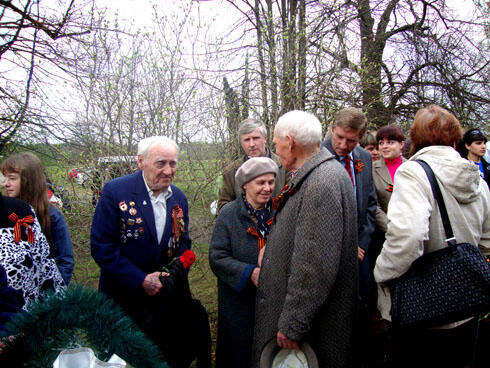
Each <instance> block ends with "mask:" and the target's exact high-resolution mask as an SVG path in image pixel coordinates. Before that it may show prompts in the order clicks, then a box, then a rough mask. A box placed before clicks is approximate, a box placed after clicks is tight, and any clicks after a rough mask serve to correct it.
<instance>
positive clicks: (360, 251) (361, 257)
mask: <svg viewBox="0 0 490 368" xmlns="http://www.w3.org/2000/svg"><path fill="white" fill-rule="evenodd" d="M365 254H366V251H365V250H364V249H362V248H361V247H357V258H358V259H359V262H362V261H364V255H365Z"/></svg>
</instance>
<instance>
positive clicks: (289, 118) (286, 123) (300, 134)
mask: <svg viewBox="0 0 490 368" xmlns="http://www.w3.org/2000/svg"><path fill="white" fill-rule="evenodd" d="M274 133H275V134H276V135H277V136H278V137H279V138H281V139H285V138H286V135H289V136H291V137H294V139H296V141H297V142H298V143H299V144H301V145H302V146H304V147H311V146H316V145H318V144H320V143H321V142H322V124H321V123H320V121H319V120H318V119H317V117H316V116H315V115H313V114H310V113H309V112H306V111H299V110H292V111H289V112H287V113H285V114H284V115H282V116H281V117H280V118H279V120H278V121H277V124H276V127H275V129H274Z"/></svg>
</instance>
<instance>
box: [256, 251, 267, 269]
mask: <svg viewBox="0 0 490 368" xmlns="http://www.w3.org/2000/svg"><path fill="white" fill-rule="evenodd" d="M264 253H265V247H263V248H262V249H261V250H260V252H259V259H258V261H257V265H258V266H259V267H262V260H263V259H264Z"/></svg>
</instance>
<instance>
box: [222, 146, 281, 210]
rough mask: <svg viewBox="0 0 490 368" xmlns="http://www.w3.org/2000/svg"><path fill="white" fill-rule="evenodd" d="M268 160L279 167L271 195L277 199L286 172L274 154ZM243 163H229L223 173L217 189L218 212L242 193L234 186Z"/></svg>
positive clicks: (238, 161) (240, 189) (240, 161)
mask: <svg viewBox="0 0 490 368" xmlns="http://www.w3.org/2000/svg"><path fill="white" fill-rule="evenodd" d="M270 154H271V155H270V158H272V159H273V160H274V161H275V163H276V164H277V166H279V174H278V175H277V177H276V183H275V185H274V192H273V193H272V195H273V196H274V197H277V196H278V195H279V194H280V193H281V190H282V188H283V187H284V185H286V182H287V180H286V178H287V175H286V170H285V169H284V167H283V166H282V162H281V159H280V158H279V156H277V155H276V154H274V153H272V152H271V153H270ZM244 162H245V160H244V159H240V160H235V161H233V162H232V163H231V165H230V166H229V167H228V168H227V169H226V170H225V171H224V173H223V183H222V184H221V187H220V188H219V192H218V212H219V211H220V210H221V208H222V207H223V206H224V205H225V204H227V203H229V202H233V201H234V200H235V199H236V198H238V197H239V196H240V195H242V193H243V189H242V188H240V187H239V186H237V185H236V184H235V174H236V172H237V170H238V168H239V167H240V166H241V165H242V164H243V163H244Z"/></svg>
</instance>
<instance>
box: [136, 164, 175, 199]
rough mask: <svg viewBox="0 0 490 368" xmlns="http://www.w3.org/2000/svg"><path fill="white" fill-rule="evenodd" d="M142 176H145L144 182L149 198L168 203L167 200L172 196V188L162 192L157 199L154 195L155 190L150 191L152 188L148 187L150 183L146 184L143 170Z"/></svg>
mask: <svg viewBox="0 0 490 368" xmlns="http://www.w3.org/2000/svg"><path fill="white" fill-rule="evenodd" d="M141 175H142V176H143V182H144V183H145V186H146V190H147V191H148V196H149V197H150V199H154V200H157V201H158V200H160V199H162V200H163V201H166V200H167V198H170V197H171V196H172V186H171V185H169V187H168V188H167V190H166V191H165V192H162V193H160V194H159V195H158V196H156V197H155V196H154V195H153V190H151V189H150V187H149V186H148V183H147V182H146V179H145V175H144V173H143V170H141Z"/></svg>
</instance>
